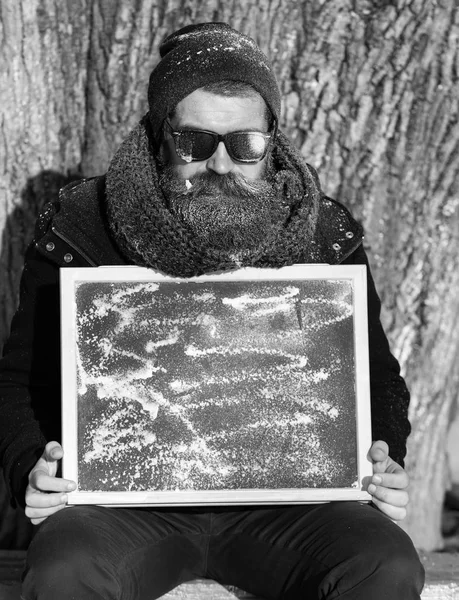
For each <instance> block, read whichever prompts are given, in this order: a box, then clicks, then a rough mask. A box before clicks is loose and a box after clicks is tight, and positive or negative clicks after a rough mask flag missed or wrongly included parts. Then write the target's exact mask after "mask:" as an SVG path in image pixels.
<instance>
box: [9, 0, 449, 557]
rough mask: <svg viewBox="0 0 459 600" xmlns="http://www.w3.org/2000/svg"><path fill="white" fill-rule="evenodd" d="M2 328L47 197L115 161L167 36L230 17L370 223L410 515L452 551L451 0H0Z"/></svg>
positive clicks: (430, 539)
mask: <svg viewBox="0 0 459 600" xmlns="http://www.w3.org/2000/svg"><path fill="white" fill-rule="evenodd" d="M0 11H1V12H0V42H1V48H2V53H1V69H0V78H1V79H0V89H1V91H0V105H1V111H2V116H1V129H0V172H1V184H0V185H1V194H2V195H1V204H0V231H1V235H2V237H1V256H0V277H1V281H2V286H1V292H0V298H1V300H0V302H1V310H0V338H1V339H0V342H1V341H3V340H4V339H5V337H6V335H7V331H8V327H9V322H10V319H11V316H12V314H13V311H14V308H15V306H16V296H17V288H18V280H19V276H20V271H21V264H22V256H23V253H24V250H25V247H26V245H27V243H28V242H29V241H30V239H31V237H32V231H33V223H34V220H35V217H36V214H37V211H38V210H39V208H40V206H41V205H42V204H43V202H44V201H45V200H49V199H53V198H55V196H56V194H57V190H58V189H59V187H60V186H61V185H63V184H64V183H66V182H67V181H69V180H70V179H72V178H75V177H80V176H85V177H89V176H92V175H97V174H100V173H103V172H104V171H105V169H106V167H107V165H108V162H109V160H110V158H111V156H112V155H113V153H114V151H115V150H116V148H117V147H118V145H119V144H120V142H121V141H122V139H123V138H124V137H125V136H126V134H127V133H128V132H129V131H130V129H131V128H132V127H133V126H134V125H135V124H136V122H137V121H138V120H139V118H140V117H141V116H142V115H143V114H144V113H145V112H146V110H147V102H146V89H147V83H148V76H149V73H150V71H151V69H152V68H153V67H154V66H155V64H156V63H157V61H158V58H159V55H158V45H159V43H160V41H161V40H162V39H163V38H164V37H165V36H166V35H167V34H168V33H170V32H172V31H173V30H175V29H177V28H178V27H181V26H184V25H187V24H189V23H193V22H202V21H208V20H212V21H225V22H228V23H229V24H231V25H232V26H234V27H235V28H237V29H239V30H241V31H242V32H244V33H247V34H249V35H251V36H252V37H254V38H255V39H256V40H257V41H258V43H259V44H260V46H261V47H262V49H263V50H264V51H265V52H266V54H267V55H268V56H269V57H270V58H271V60H272V61H273V64H274V68H275V71H276V74H277V77H278V80H279V83H280V87H281V90H282V94H283V99H284V107H283V117H282V122H281V126H282V128H283V129H284V130H285V131H286V133H287V134H288V135H289V136H290V137H291V138H292V139H293V141H294V142H295V143H296V144H297V146H298V147H299V148H300V149H301V151H302V153H303V155H304V156H305V157H306V159H307V160H308V162H309V163H310V164H312V165H313V166H314V167H316V168H317V169H318V171H319V174H320V176H321V180H322V185H323V188H324V190H325V192H326V193H327V194H328V195H330V196H332V197H335V198H337V199H339V200H341V201H343V202H344V203H346V204H347V205H348V206H349V207H350V208H351V210H352V211H353V212H354V214H355V215H356V216H357V218H359V219H360V220H361V221H362V222H363V224H364V226H365V229H366V240H367V241H366V245H367V249H368V251H369V255H370V260H371V263H372V266H373V272H374V275H375V278H376V283H377V287H378V289H379V291H380V294H381V296H382V300H383V323H384V325H385V328H386V331H387V333H388V335H389V339H390V341H391V345H392V348H393V351H394V353H395V354H396V356H397V357H398V359H399V360H400V362H401V365H402V370H403V374H404V375H405V377H406V379H407V381H408V384H409V386H410V388H411V392H412V404H411V412H410V415H411V420H412V424H413V433H412V435H411V437H410V441H409V454H408V459H407V468H408V470H409V473H410V475H411V477H412V486H411V495H412V502H411V506H410V513H409V517H408V519H407V520H406V524H405V528H406V529H407V531H408V532H409V533H410V535H411V536H412V538H413V540H414V541H415V544H416V545H417V546H418V547H419V548H424V549H432V548H439V547H441V544H442V540H441V534H440V517H441V507H442V502H443V495H444V491H445V488H446V486H447V483H448V477H447V463H446V458H445V443H446V433H447V430H448V427H449V424H450V422H451V418H452V412H453V410H454V407H455V406H456V404H457V399H458V392H457V390H458V386H459V360H458V359H459V328H457V327H456V322H457V320H458V317H459V264H458V263H459V257H458V247H459V246H458V239H459V210H458V204H459V189H458V188H459V183H458V173H459V152H458V147H459V125H458V104H459V85H458V79H457V75H458V70H459V54H458V37H459V15H458V13H459V11H458V10H457V7H455V2H453V1H452V0H393V1H390V0H330V1H324V0H302V1H300V0H244V1H243V0H229V1H228V0H204V1H200V0H170V1H167V0H156V1H151V0H136V1H132V0H59V1H58V0H1V4H0Z"/></svg>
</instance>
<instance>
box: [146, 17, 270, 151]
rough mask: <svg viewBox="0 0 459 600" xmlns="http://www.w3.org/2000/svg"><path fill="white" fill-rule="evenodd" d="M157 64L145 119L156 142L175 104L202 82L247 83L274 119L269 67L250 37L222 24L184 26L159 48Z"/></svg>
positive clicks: (202, 83) (149, 91)
mask: <svg viewBox="0 0 459 600" xmlns="http://www.w3.org/2000/svg"><path fill="white" fill-rule="evenodd" d="M159 51H160V55H161V58H162V60H161V61H160V62H159V64H158V65H157V66H156V68H155V69H154V70H153V71H152V73H151V75H150V82H149V85H148V104H149V109H150V110H149V119H150V124H151V127H152V134H153V137H154V139H158V136H159V133H160V131H161V127H162V124H163V122H164V119H165V118H166V117H167V115H168V114H169V113H170V112H171V111H172V110H173V109H174V108H175V107H176V106H177V104H178V103H179V102H180V100H183V98H185V97H186V96H188V95H189V94H191V92H193V91H194V90H197V89H198V88H201V87H203V86H205V85H207V84H210V83H214V82H217V81H222V80H224V79H229V80H233V81H240V82H243V83H248V84H250V85H251V86H252V87H253V88H255V90H256V91H257V92H258V93H259V94H260V95H261V96H262V98H263V99H264V101H265V102H266V104H267V105H268V108H269V109H270V110H271V112H272V115H273V117H274V118H275V119H276V121H279V115H280V108H281V98H280V91H279V87H278V85H277V81H276V78H275V76H274V73H273V70H272V67H271V64H270V62H269V61H268V59H267V57H266V56H265V55H264V54H263V52H262V51H261V50H260V48H259V47H258V46H257V45H256V43H255V42H254V40H252V38H250V37H248V36H246V35H243V34H242V33H239V32H238V31H236V30H235V29H233V28H232V27H230V26H229V25H227V24H226V23H201V24H199V25H188V26H187V27H183V28H182V29H179V30H178V31H176V32H175V33H172V34H171V35H170V36H169V37H167V38H166V39H165V40H164V42H163V43H162V44H161V46H160V49H159Z"/></svg>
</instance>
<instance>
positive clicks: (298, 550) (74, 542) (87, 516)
mask: <svg viewBox="0 0 459 600" xmlns="http://www.w3.org/2000/svg"><path fill="white" fill-rule="evenodd" d="M197 577H207V578H210V579H214V580H215V581H218V582H220V583H223V584H231V585H235V586H237V587H240V588H242V589H244V590H245V591H247V592H251V593H253V594H257V595H259V596H262V597H263V598H266V599H268V600H269V599H273V600H274V599H280V598H283V599H285V600H290V599H292V600H293V599H298V600H299V599H302V600H316V599H320V600H325V599H327V600H331V599H332V598H341V599H342V600H344V599H346V600H350V599H351V598H352V599H353V600H360V599H361V600H370V599H371V600H382V599H383V598H384V599H387V600H414V599H419V598H420V593H421V590H422V586H423V582H424V570H423V567H422V565H421V563H420V561H419V559H418V555H417V553H416V550H415V549H414V547H413V544H412V542H411V540H410V539H409V537H408V536H407V535H406V534H405V533H404V532H403V531H402V530H401V529H400V528H399V527H398V525H395V524H394V523H393V522H392V521H391V520H390V519H388V518H387V517H386V516H384V515H383V514H382V513H380V512H379V511H378V510H377V509H375V508H373V507H372V506H369V505H365V504H360V503H356V502H334V503H330V504H318V505H309V506H289V507H279V506H276V507H272V508H266V507H262V508H261V507H257V508H250V509H248V508H247V507H241V508H237V507H236V508H235V507H232V508H228V507H225V508H217V509H216V508H212V509H211V510H209V509H202V508H201V509H192V508H191V509H190V508H188V509H183V510H177V509H174V510H171V509H136V508H133V509H130V508H117V509H110V508H102V507H96V506H82V507H71V508H66V509H64V510H62V511H60V512H58V513H56V514H55V515H53V516H51V517H49V518H48V519H47V520H46V521H45V522H44V523H43V524H42V525H41V526H40V528H39V530H38V532H37V534H36V535H35V537H34V539H33V542H32V544H31V546H30V549H29V553H28V564H27V569H26V572H25V576H24V582H23V598H24V599H26V600H35V599H39V600H64V599H66V598H72V599H77V600H80V599H81V600H93V599H94V600H95V599H96V598H97V599H100V600H101V599H103V600H114V599H119V600H121V599H122V600H153V599H154V598H158V597H159V596H161V595H162V594H165V593H166V592H167V591H169V590H171V589H172V588H174V587H175V586H176V585H178V584H180V583H182V582H184V581H187V580H190V579H194V578H197Z"/></svg>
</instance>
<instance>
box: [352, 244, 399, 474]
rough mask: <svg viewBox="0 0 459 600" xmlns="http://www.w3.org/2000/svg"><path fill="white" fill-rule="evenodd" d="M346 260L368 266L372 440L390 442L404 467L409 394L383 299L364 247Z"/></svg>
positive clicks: (392, 452)
mask: <svg viewBox="0 0 459 600" xmlns="http://www.w3.org/2000/svg"><path fill="white" fill-rule="evenodd" d="M344 263H345V264H364V265H366V267H367V287H368V337H369V340H368V341H369V355H370V388H371V421H372V439H373V441H376V440H383V441H385V442H387V444H388V445H389V454H390V456H391V458H392V459H393V460H395V461H396V462H397V463H399V464H400V465H402V466H403V464H404V460H403V459H404V458H405V455H406V440H407V438H408V435H409V434H410V431H411V426H410V423H409V421H408V405H409V401H410V394H409V392H408V389H407V387H406V384H405V381H404V379H403V378H402V377H401V375H400V365H399V364H398V362H397V360H396V359H395V357H394V356H393V355H392V353H391V351H390V348H389V343H388V340H387V337H386V335H385V333H384V331H383V328H382V325H381V321H380V312H381V302H380V299H379V297H378V294H377V292H376V288H375V284H374V281H373V277H372V275H371V271H370V267H369V264H368V259H367V256H366V253H365V250H364V249H363V246H360V247H359V248H357V250H355V251H354V253H353V254H351V256H349V257H348V258H347V259H346V260H345V261H344Z"/></svg>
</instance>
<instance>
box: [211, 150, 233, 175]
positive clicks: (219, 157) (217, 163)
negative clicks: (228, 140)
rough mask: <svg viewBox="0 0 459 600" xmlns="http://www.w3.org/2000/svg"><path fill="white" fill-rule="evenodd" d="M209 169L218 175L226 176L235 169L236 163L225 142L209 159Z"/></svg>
mask: <svg viewBox="0 0 459 600" xmlns="http://www.w3.org/2000/svg"><path fill="white" fill-rule="evenodd" d="M207 168H208V169H210V170H211V171H215V173H218V175H225V174H226V173H229V172H230V171H232V170H233V169H234V163H233V161H232V160H231V157H230V155H229V154H228V151H227V149H226V147H225V144H224V143H223V142H220V143H219V144H218V146H217V149H216V150H215V152H214V153H213V154H212V156H211V157H210V158H209V159H208V161H207Z"/></svg>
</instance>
